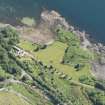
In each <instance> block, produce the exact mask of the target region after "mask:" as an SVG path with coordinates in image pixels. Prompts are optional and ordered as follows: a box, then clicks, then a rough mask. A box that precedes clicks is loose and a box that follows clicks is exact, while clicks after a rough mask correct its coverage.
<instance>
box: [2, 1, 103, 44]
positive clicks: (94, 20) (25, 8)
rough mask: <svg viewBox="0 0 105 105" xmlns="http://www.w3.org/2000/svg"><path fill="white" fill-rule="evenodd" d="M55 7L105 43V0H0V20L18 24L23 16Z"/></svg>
mask: <svg viewBox="0 0 105 105" xmlns="http://www.w3.org/2000/svg"><path fill="white" fill-rule="evenodd" d="M42 8H47V9H51V10H52V9H54V10H56V11H58V12H59V13H60V14H62V16H64V17H65V18H66V19H67V20H68V21H69V22H70V23H71V24H72V25H74V26H76V27H79V28H80V29H81V30H86V32H87V33H89V34H91V35H92V37H93V38H95V39H96V40H97V41H100V42H103V43H105V0H0V21H3V22H9V23H13V24H16V23H18V21H19V19H21V18H22V17H26V16H27V17H35V18H36V19H38V18H39V15H40V12H41V10H42Z"/></svg>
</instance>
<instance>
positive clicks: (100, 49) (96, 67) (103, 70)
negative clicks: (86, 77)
mask: <svg viewBox="0 0 105 105" xmlns="http://www.w3.org/2000/svg"><path fill="white" fill-rule="evenodd" d="M41 19H42V20H41V23H43V24H44V25H45V24H47V25H46V26H48V27H49V28H55V27H59V28H64V29H65V30H67V31H71V32H73V33H74V34H75V35H77V36H78V37H79V38H80V40H81V47H82V48H84V49H89V50H90V51H93V52H94V53H95V54H96V55H97V57H96V58H95V59H94V60H93V61H91V63H90V64H91V67H92V73H93V74H94V76H96V78H97V79H102V80H105V46H104V45H103V44H102V43H98V42H97V43H95V42H93V41H92V40H93V39H91V38H90V35H88V34H86V32H85V31H83V32H81V31H79V30H77V29H75V27H73V26H72V25H70V24H69V23H68V22H67V21H66V20H65V18H63V17H62V16H61V15H60V14H59V13H57V12H56V11H44V12H43V13H42V14H41Z"/></svg>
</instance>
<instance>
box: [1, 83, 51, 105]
mask: <svg viewBox="0 0 105 105" xmlns="http://www.w3.org/2000/svg"><path fill="white" fill-rule="evenodd" d="M8 89H10V90H14V91H16V92H17V93H19V94H21V95H22V96H24V97H26V99H27V101H28V102H29V103H30V104H16V105H52V104H51V103H50V101H48V100H47V99H46V98H45V97H44V95H43V94H42V93H41V92H40V91H38V90H37V89H36V90H35V89H34V90H33V89H31V88H30V87H28V86H25V85H22V84H11V85H10V86H8ZM0 105H1V104H0ZM3 105H5V104H3ZM6 105H9V104H6ZM10 105H15V104H10Z"/></svg>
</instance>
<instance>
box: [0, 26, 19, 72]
mask: <svg viewBox="0 0 105 105" xmlns="http://www.w3.org/2000/svg"><path fill="white" fill-rule="evenodd" d="M18 42H19V35H18V33H17V32H16V31H15V30H14V29H13V28H12V27H11V26H7V27H5V28H1V29H0V66H1V67H2V69H3V70H5V71H6V72H8V73H10V74H16V73H19V72H20V67H19V66H18V65H17V63H16V62H15V61H14V60H13V59H12V58H11V56H10V51H11V49H12V48H13V46H14V45H16V44H17V43H18Z"/></svg>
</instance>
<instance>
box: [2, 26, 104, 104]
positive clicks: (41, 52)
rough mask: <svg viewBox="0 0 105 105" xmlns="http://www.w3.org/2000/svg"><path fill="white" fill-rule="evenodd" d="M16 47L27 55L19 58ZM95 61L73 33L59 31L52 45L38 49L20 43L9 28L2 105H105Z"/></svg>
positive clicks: (4, 33)
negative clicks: (96, 74)
mask: <svg viewBox="0 0 105 105" xmlns="http://www.w3.org/2000/svg"><path fill="white" fill-rule="evenodd" d="M14 47H17V49H18V50H20V53H24V52H25V53H27V54H26V55H25V56H24V55H23V56H21V55H20V56H16V54H15V53H18V50H16V49H14ZM14 50H16V51H14ZM93 59H94V53H92V52H90V51H89V50H88V49H87V50H86V49H83V48H82V47H81V45H80V40H79V38H78V37H77V36H75V35H74V34H73V33H72V32H69V31H64V30H63V29H59V30H57V38H56V41H55V42H54V43H53V44H51V45H39V44H35V43H32V42H29V41H27V40H24V39H21V40H19V35H18V33H17V32H16V31H15V30H14V29H13V28H12V27H10V26H9V27H6V28H2V29H0V81H2V82H1V84H0V88H1V91H0V99H1V100H0V104H1V105H7V104H11V105H18V104H19V105H58V104H59V105H64V104H67V105H105V101H104V100H105V92H104V91H105V81H99V80H97V79H96V78H95V77H93V76H92V75H91V72H90V70H91V66H90V63H89V62H90V61H91V60H93ZM5 91H6V92H5ZM6 97H7V98H8V103H7V101H6V99H7V98H6ZM11 97H12V98H11Z"/></svg>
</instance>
